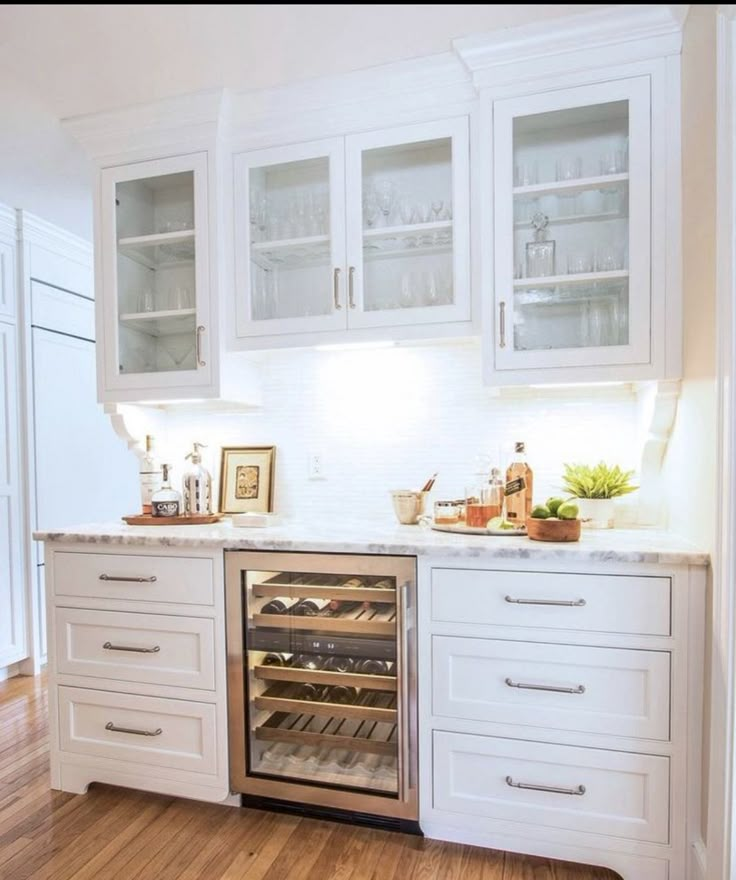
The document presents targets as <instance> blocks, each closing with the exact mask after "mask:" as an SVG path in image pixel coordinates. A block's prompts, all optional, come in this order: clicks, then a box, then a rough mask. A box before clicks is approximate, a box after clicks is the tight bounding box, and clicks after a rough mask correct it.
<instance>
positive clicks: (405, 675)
mask: <svg viewBox="0 0 736 880" xmlns="http://www.w3.org/2000/svg"><path fill="white" fill-rule="evenodd" d="M399 602H400V603H401V625H402V627H403V632H402V634H401V669H400V670H399V673H400V676H401V677H400V680H399V687H400V688H401V716H402V724H403V726H404V736H405V739H404V743H403V750H404V754H403V756H402V777H403V779H402V784H403V790H404V797H406V796H407V793H408V792H409V791H411V790H412V789H413V788H414V787H415V786H416V779H415V778H414V749H415V747H416V744H415V742H414V739H415V737H416V731H415V730H414V729H413V727H414V725H413V724H412V720H411V719H412V714H411V711H412V706H411V697H410V694H409V691H410V690H411V689H412V688H411V678H410V676H411V672H412V670H411V666H410V662H409V661H410V650H409V639H410V638H411V636H412V632H413V627H409V625H408V623H409V619H410V616H411V609H410V584H409V582H408V581H405V582H404V583H403V584H402V585H401V587H400V589H399Z"/></svg>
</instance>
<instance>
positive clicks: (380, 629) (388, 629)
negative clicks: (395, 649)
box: [253, 608, 396, 636]
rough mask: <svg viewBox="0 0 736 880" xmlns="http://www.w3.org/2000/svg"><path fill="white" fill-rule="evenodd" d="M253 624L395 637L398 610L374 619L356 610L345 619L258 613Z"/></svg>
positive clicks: (378, 614)
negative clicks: (361, 615)
mask: <svg viewBox="0 0 736 880" xmlns="http://www.w3.org/2000/svg"><path fill="white" fill-rule="evenodd" d="M361 613H363V615H364V616H363V617H359V615H360V614H361ZM368 613H370V612H368ZM392 618H393V619H392ZM253 623H255V625H256V626H264V627H277V628H282V627H288V628H289V629H291V630H301V631H304V630H309V631H311V632H322V633H336V634H340V633H351V634H352V635H366V636H394V635H395V634H396V610H395V609H394V608H392V609H391V610H390V611H385V612H380V613H376V614H375V615H374V616H373V617H368V615H367V614H366V613H365V612H362V610H355V611H353V612H351V613H350V616H345V617H322V616H315V617H299V616H297V615H294V614H260V613H256V614H254V615H253Z"/></svg>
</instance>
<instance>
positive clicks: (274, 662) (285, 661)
mask: <svg viewBox="0 0 736 880" xmlns="http://www.w3.org/2000/svg"><path fill="white" fill-rule="evenodd" d="M291 658H292V655H291V654H282V653H278V652H276V651H269V652H268V653H267V654H266V656H265V657H264V658H263V660H261V666H291Z"/></svg>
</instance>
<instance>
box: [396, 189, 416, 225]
mask: <svg viewBox="0 0 736 880" xmlns="http://www.w3.org/2000/svg"><path fill="white" fill-rule="evenodd" d="M399 219H400V220H401V223H402V225H403V226H410V225H411V223H412V221H413V219H414V205H413V204H412V202H411V200H410V199H408V198H407V197H406V196H402V197H401V198H400V199H399Z"/></svg>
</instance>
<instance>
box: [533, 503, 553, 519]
mask: <svg viewBox="0 0 736 880" xmlns="http://www.w3.org/2000/svg"><path fill="white" fill-rule="evenodd" d="M550 516H552V511H551V510H550V509H549V508H548V507H545V505H544V504H538V505H537V506H536V507H535V508H534V510H533V511H532V519H549V518H550Z"/></svg>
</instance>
